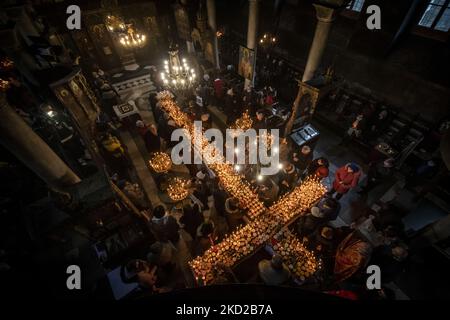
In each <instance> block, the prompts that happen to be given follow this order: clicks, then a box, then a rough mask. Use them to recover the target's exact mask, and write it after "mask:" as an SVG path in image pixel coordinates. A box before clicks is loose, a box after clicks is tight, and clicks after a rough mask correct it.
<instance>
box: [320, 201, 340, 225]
mask: <svg viewBox="0 0 450 320" xmlns="http://www.w3.org/2000/svg"><path fill="white" fill-rule="evenodd" d="M317 207H319V209H320V211H321V212H322V213H323V214H324V218H325V219H327V221H333V220H336V218H337V217H338V215H339V211H340V210H341V204H340V203H339V201H337V200H336V199H335V198H332V197H323V198H322V200H320V201H319V203H318V204H317Z"/></svg>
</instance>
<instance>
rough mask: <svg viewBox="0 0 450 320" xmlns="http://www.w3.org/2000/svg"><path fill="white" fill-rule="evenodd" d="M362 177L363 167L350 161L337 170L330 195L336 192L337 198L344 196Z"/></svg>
mask: <svg viewBox="0 0 450 320" xmlns="http://www.w3.org/2000/svg"><path fill="white" fill-rule="evenodd" d="M360 177H361V169H360V168H359V166H358V165H357V164H355V163H348V164H346V165H345V166H343V167H341V168H339V169H338V170H337V171H336V174H335V179H334V182H333V188H332V189H331V190H330V191H329V192H328V195H334V194H335V193H336V199H338V200H339V199H340V198H342V196H343V195H344V194H346V193H347V192H348V191H349V190H350V189H352V188H354V187H356V185H357V184H358V181H359V178H360Z"/></svg>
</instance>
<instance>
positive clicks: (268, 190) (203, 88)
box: [94, 68, 408, 297]
mask: <svg viewBox="0 0 450 320" xmlns="http://www.w3.org/2000/svg"><path fill="white" fill-rule="evenodd" d="M156 74H157V73H156V72H155V73H154V74H152V80H153V81H154V82H155V84H156V86H157V89H159V90H162V89H163V86H162V84H161V83H160V81H159V80H158V78H157V77H156ZM97 75H98V78H99V80H98V85H97V90H98V93H99V94H101V98H102V99H103V100H105V101H106V104H105V108H108V107H107V106H112V104H114V103H117V98H118V96H117V94H116V93H115V92H114V90H113V89H112V86H111V85H109V84H108V82H107V79H106V77H107V76H106V75H105V74H104V73H102V72H97ZM97 75H94V78H95V77H97ZM196 96H200V97H201V98H202V104H201V105H199V104H198V103H197V102H196ZM111 99H112V100H111ZM276 99H277V90H276V89H275V88H274V87H272V86H270V85H267V86H264V87H262V88H260V90H256V89H254V88H250V89H244V87H243V83H242V82H240V81H239V80H238V81H236V79H235V75H234V74H233V70H232V68H226V69H225V70H222V71H219V72H210V73H206V72H205V73H204V75H203V77H202V80H201V81H200V83H199V84H198V86H197V87H196V88H194V89H193V90H192V92H189V93H187V94H186V93H184V94H183V95H182V99H180V100H179V101H178V102H179V105H180V106H181V108H182V110H183V111H184V112H185V113H187V115H188V116H189V118H190V119H191V120H199V121H202V124H203V127H204V128H206V129H207V128H211V126H212V117H211V115H210V110H209V109H208V106H210V105H215V106H217V107H219V108H220V109H222V110H223V111H224V113H225V114H226V115H227V118H228V121H227V122H228V123H227V124H228V125H230V124H231V123H234V121H235V120H236V119H237V118H238V117H240V116H241V115H242V113H243V112H244V111H248V112H249V114H250V115H251V117H252V120H253V128H255V129H269V128H271V124H270V123H269V120H268V118H269V117H268V115H269V114H270V113H269V112H268V110H269V108H270V107H271V106H272V105H273V104H274V103H275V102H276ZM149 104H150V109H151V111H152V112H153V115H154V119H155V123H146V122H145V121H143V120H137V121H136V123H135V128H132V130H136V132H137V133H138V135H139V136H140V138H141V139H142V140H143V142H144V144H145V146H146V150H147V152H148V153H149V154H151V153H153V152H156V151H168V150H170V148H171V147H173V142H172V141H171V139H170V137H171V134H172V132H173V130H175V129H176V124H175V121H174V120H173V119H171V118H170V115H169V114H168V113H166V112H165V111H164V110H163V109H162V108H161V106H160V103H159V101H158V100H157V96H156V94H151V95H150V97H149ZM103 116H104V118H106V119H108V117H110V118H109V119H108V120H109V121H105V120H101V119H99V121H98V128H100V129H99V130H100V131H101V132H102V134H101V135H100V139H101V142H102V143H101V144H102V146H103V148H104V151H106V152H107V156H108V157H110V158H111V161H110V164H112V167H113V169H112V172H114V173H119V176H121V177H123V176H126V173H124V172H125V171H126V170H124V169H123V168H125V169H126V168H128V167H129V159H128V157H127V154H126V148H125V147H124V146H123V145H122V144H121V143H120V140H119V139H118V137H117V132H115V130H114V125H111V123H114V121H111V120H110V119H111V118H114V114H112V113H110V112H106V110H105V112H104V115H103ZM280 158H281V161H282V168H281V170H279V172H278V173H277V174H275V175H272V176H266V177H264V178H263V179H258V178H257V177H258V168H257V167H256V166H255V165H242V166H240V170H239V173H240V174H241V175H242V176H243V178H245V179H246V180H247V181H249V182H250V184H251V187H252V189H253V191H254V192H255V193H257V194H258V196H259V198H260V200H261V201H263V202H264V204H265V205H266V206H270V205H271V204H273V203H274V202H276V201H277V200H278V199H279V198H280V196H282V195H284V194H287V193H289V192H290V191H292V190H293V189H294V188H295V187H296V186H297V185H299V184H300V183H301V182H302V181H304V180H305V179H308V178H309V177H315V178H316V179H318V180H322V179H326V178H328V177H330V173H331V168H330V162H329V160H328V159H327V158H326V157H324V156H318V157H315V156H314V146H313V145H311V146H310V145H302V146H300V147H299V146H297V145H295V144H293V143H292V142H291V141H289V140H288V139H286V138H282V139H281V141H280ZM186 166H187V168H188V170H189V173H190V175H191V196H190V198H188V199H187V200H185V201H183V202H182V203H181V204H180V205H181V208H180V207H178V208H176V209H174V208H171V206H172V205H171V204H165V205H159V206H157V207H155V208H153V209H151V206H150V205H149V204H148V201H147V200H146V199H145V197H144V196H143V193H142V190H140V187H139V185H137V184H133V183H132V182H130V181H127V180H126V179H124V180H125V181H122V182H121V183H120V187H121V189H122V190H123V191H124V192H125V194H126V195H127V196H128V197H129V198H130V200H131V201H132V202H133V203H134V204H135V205H136V207H138V208H139V209H140V210H147V212H148V213H149V215H150V217H151V218H149V221H148V226H149V230H150V232H151V233H152V234H153V236H154V238H155V241H156V242H155V244H157V245H155V246H156V247H155V248H153V249H151V250H150V251H151V255H150V256H151V259H150V258H148V259H146V261H141V260H133V261H132V262H130V263H129V264H127V265H125V266H124V271H123V273H124V275H123V277H124V278H125V279H128V280H127V281H135V282H138V283H139V284H140V286H141V287H142V288H146V289H150V290H151V291H152V292H162V291H166V290H170V289H173V288H177V287H180V286H183V284H182V283H181V282H176V281H175V283H174V282H173V281H172V282H171V281H169V280H168V279H170V278H171V276H170V275H171V274H172V275H173V273H178V274H179V273H180V272H181V269H182V268H183V266H182V264H180V261H179V260H177V258H176V256H177V254H178V253H177V252H178V251H177V250H178V249H177V248H179V246H180V242H183V243H186V244H187V247H188V251H189V255H190V256H191V257H196V256H199V255H202V254H203V253H204V252H205V251H206V250H208V249H209V248H211V247H212V246H214V244H216V243H218V242H220V241H221V239H223V238H224V237H225V236H226V234H227V233H230V232H232V231H234V230H236V229H237V228H238V227H239V226H242V225H243V224H244V223H245V214H246V210H245V209H244V207H243V205H242V204H241V203H240V202H239V200H238V199H236V198H234V197H233V196H231V195H230V194H228V193H227V192H226V190H225V189H224V188H223V186H222V184H221V183H220V182H219V181H218V180H217V178H216V177H215V176H214V174H213V173H212V172H211V171H210V170H209V168H208V167H207V166H206V165H204V164H202V165H193V164H187V165H186ZM393 166H394V163H393V159H387V160H385V161H384V162H381V163H376V164H373V165H372V166H370V167H369V170H368V173H367V175H368V178H367V183H366V184H365V185H364V186H362V188H361V189H360V190H359V193H360V194H365V193H367V192H369V191H370V190H371V189H373V188H374V187H376V186H377V185H378V184H379V183H380V181H383V179H385V178H388V177H390V176H391V170H392V168H393ZM153 174H155V173H153ZM362 175H363V172H362V168H361V167H360V165H358V164H356V163H354V162H350V163H347V164H346V165H344V166H342V167H340V168H338V169H337V170H336V171H335V173H334V174H333V176H331V177H330V178H332V180H333V182H332V186H331V188H330V190H329V191H328V193H327V194H326V195H325V196H324V198H323V199H322V200H321V201H320V202H319V203H317V204H316V206H314V207H312V208H311V210H310V212H308V213H306V214H305V215H302V216H301V217H300V218H299V219H298V220H297V221H296V222H295V224H294V225H293V227H292V229H293V231H294V232H295V233H296V234H297V236H298V237H299V238H300V239H302V242H303V243H304V245H305V246H306V247H307V248H308V249H310V250H312V251H313V252H315V254H317V255H318V256H319V257H320V258H321V260H322V261H323V268H322V271H321V272H320V274H319V275H318V276H317V277H316V280H315V281H316V285H317V286H318V288H320V289H321V290H323V291H327V290H328V291H329V292H330V293H333V294H337V293H336V292H343V289H342V288H347V287H346V285H348V284H351V285H352V287H351V289H349V288H347V291H348V290H353V291H354V292H357V291H358V288H359V289H361V288H362V284H361V283H362V282H361V281H362V280H361V279H362V277H363V267H364V266H366V265H368V264H369V263H375V262H376V263H386V261H391V260H394V261H395V262H396V263H394V265H397V266H398V268H397V267H396V268H386V270H389V271H388V272H392V273H391V275H390V276H387V277H386V279H392V278H393V275H394V274H395V273H396V272H399V270H401V266H403V261H404V260H405V259H406V257H407V255H408V253H407V252H408V251H407V248H406V246H405V245H404V244H403V243H402V241H401V239H400V236H399V233H400V229H401V228H400V227H398V223H399V222H398V221H395V223H396V224H395V225H393V224H389V223H388V224H387V225H386V224H385V225H383V224H382V223H380V222H379V221H378V220H379V219H380V216H381V215H379V216H378V217H377V219H374V217H371V218H369V219H367V221H364V222H363V223H359V222H358V223H356V222H355V223H354V224H352V226H346V227H341V228H335V227H333V226H332V225H333V224H332V223H331V222H332V221H334V220H336V219H337V217H338V215H339V212H340V208H341V203H340V201H341V198H342V197H343V196H344V195H345V194H347V193H348V192H349V191H350V190H352V189H356V188H357V186H358V185H359V184H360V182H361V181H360V180H361V177H362ZM155 180H156V181H157V183H158V184H160V182H161V180H160V179H159V178H158V177H155ZM159 189H160V190H163V189H162V188H161V185H159ZM174 212H176V214H174ZM330 223H331V224H330ZM375 225H376V226H377V227H375ZM368 226H369V227H368ZM361 230H363V231H361ZM364 232H367V233H375V234H377V236H378V237H379V238H382V240H380V245H378V246H374V245H373V244H372V243H370V242H369V241H368V240H367V239H366V238H365V237H364V236H361V234H364ZM392 238H395V240H392ZM350 257H356V258H355V259H356V260H353V261H351V262H349V260H348V259H350ZM378 260H379V261H380V262H378ZM155 261H156V262H155ZM255 273H257V274H258V275H259V277H258V279H259V281H261V282H264V283H266V284H277V285H282V284H290V285H299V283H298V282H295V281H294V279H293V277H292V276H291V275H290V273H289V271H288V269H287V268H286V266H284V265H283V263H282V261H281V259H280V257H278V256H277V255H274V256H273V257H272V260H270V261H269V260H263V261H261V262H260V263H259V264H258V266H257V267H256V269H255ZM129 274H132V275H131V276H130V275H129ZM130 279H131V280H130ZM349 279H350V280H351V281H348V280H349ZM163 280H164V281H163ZM383 281H384V280H383ZM386 282H387V280H386ZM358 284H359V287H358ZM300 285H302V284H300ZM355 288H357V289H355ZM338 289H339V290H338ZM386 290H387V289H386ZM344 291H345V290H344ZM363 291H364V290H362V291H358V292H359V294H360V296H361V297H362V296H364V294H366V293H364V292H363Z"/></svg>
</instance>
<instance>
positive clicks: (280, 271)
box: [258, 254, 291, 286]
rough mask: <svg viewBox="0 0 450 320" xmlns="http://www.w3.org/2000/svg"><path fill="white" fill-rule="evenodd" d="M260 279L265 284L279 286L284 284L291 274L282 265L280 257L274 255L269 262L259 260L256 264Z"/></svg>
mask: <svg viewBox="0 0 450 320" xmlns="http://www.w3.org/2000/svg"><path fill="white" fill-rule="evenodd" d="M258 271H259V276H260V278H261V279H262V280H263V281H264V283H265V284H267V285H271V286H280V285H282V284H285V283H286V282H287V281H288V280H289V278H290V277H291V272H290V271H289V269H288V268H287V267H286V266H285V265H284V263H283V260H282V259H281V256H279V255H277V254H275V255H273V256H272V259H271V260H267V259H264V260H261V261H260V262H259V264H258Z"/></svg>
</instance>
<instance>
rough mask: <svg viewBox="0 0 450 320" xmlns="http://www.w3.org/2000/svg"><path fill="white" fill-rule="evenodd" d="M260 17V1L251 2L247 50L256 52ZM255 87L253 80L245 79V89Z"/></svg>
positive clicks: (250, 0) (251, 0) (252, 0)
mask: <svg viewBox="0 0 450 320" xmlns="http://www.w3.org/2000/svg"><path fill="white" fill-rule="evenodd" d="M258 16H259V0H249V8H248V30H247V48H249V49H252V50H255V59H256V44H257V43H258V42H257V39H256V37H257V36H258ZM249 86H253V79H252V80H248V79H245V88H248V87H249Z"/></svg>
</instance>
